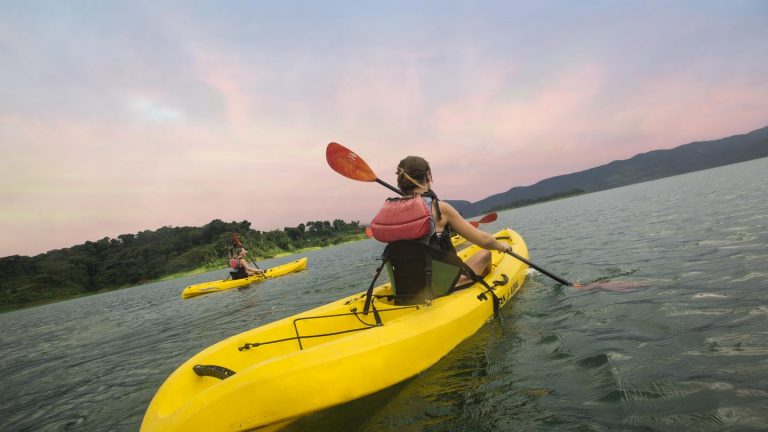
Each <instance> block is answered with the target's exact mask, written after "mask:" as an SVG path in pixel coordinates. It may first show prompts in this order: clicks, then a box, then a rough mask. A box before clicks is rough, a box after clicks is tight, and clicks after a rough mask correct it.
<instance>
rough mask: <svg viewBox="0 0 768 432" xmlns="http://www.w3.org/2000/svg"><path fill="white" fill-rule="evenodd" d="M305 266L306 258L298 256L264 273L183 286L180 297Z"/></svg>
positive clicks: (292, 270) (216, 290)
mask: <svg viewBox="0 0 768 432" xmlns="http://www.w3.org/2000/svg"><path fill="white" fill-rule="evenodd" d="M306 268H307V258H306V257H304V258H300V259H297V260H296V261H291V262H289V263H287V264H283V265H279V266H276V267H272V268H269V269H266V270H264V275H263V276H262V275H259V274H256V275H253V276H249V277H247V278H243V279H224V280H219V281H213V282H203V283H199V284H195V285H190V286H188V287H186V288H184V291H182V292H181V298H183V299H188V298H192V297H197V296H200V295H203V294H209V293H212V292H218V291H223V290H227V289H231V288H237V287H241V286H246V285H249V284H252V283H254V282H261V281H263V280H266V279H272V278H276V277H280V276H285V275H287V274H289V273H294V272H298V271H302V270H304V269H306Z"/></svg>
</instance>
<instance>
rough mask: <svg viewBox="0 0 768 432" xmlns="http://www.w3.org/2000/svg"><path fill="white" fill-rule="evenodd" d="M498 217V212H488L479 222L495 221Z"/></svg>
mask: <svg viewBox="0 0 768 432" xmlns="http://www.w3.org/2000/svg"><path fill="white" fill-rule="evenodd" d="M498 217H499V215H497V214H496V212H493V213H488V214H487V215H485V216H483V217H481V218H480V220H479V221H478V222H480V223H490V222H495V221H496V219H497V218H498Z"/></svg>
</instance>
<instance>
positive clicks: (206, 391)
mask: <svg viewBox="0 0 768 432" xmlns="http://www.w3.org/2000/svg"><path fill="white" fill-rule="evenodd" d="M496 236H497V238H500V241H502V242H507V243H509V244H510V245H511V246H512V248H513V250H514V251H515V252H516V253H517V254H519V255H521V256H524V257H527V256H528V250H527V247H526V245H525V242H524V241H523V239H522V238H521V237H520V236H519V234H517V233H516V232H514V231H512V230H510V229H506V230H502V231H500V232H499V233H496ZM478 250H479V248H478V247H477V246H470V247H469V248H467V249H465V250H463V251H461V252H460V253H459V256H460V257H461V258H462V259H466V258H467V257H468V256H471V255H472V254H474V253H476V252H477V251H478ZM492 263H493V264H492V269H491V271H490V272H489V273H488V274H487V275H486V276H485V278H484V279H485V280H486V282H487V283H488V284H489V285H491V286H494V293H495V294H496V296H497V297H498V298H499V300H500V304H501V305H503V304H504V303H506V302H507V301H508V300H509V299H510V298H511V297H512V296H514V294H515V293H516V292H517V291H518V290H519V288H520V286H521V285H522V283H523V281H524V279H525V275H526V270H527V266H526V265H525V264H524V263H522V262H520V261H518V260H516V259H515V258H513V257H511V256H509V255H507V254H503V253H500V252H493V253H492ZM391 293H392V289H391V286H390V285H389V284H388V283H387V284H384V285H381V286H379V287H377V288H375V289H374V294H375V295H380V296H381V297H375V300H374V302H373V304H374V306H375V307H376V310H377V313H378V315H379V317H380V320H381V323H382V324H381V325H377V324H376V321H375V318H374V314H373V313H368V314H367V315H364V314H363V313H362V310H363V304H364V302H365V293H360V294H356V295H353V296H350V297H346V298H343V299H341V300H338V301H336V302H333V303H330V304H327V305H324V306H320V307H318V308H316V309H313V310H310V311H307V312H302V313H299V314H297V315H294V316H292V317H288V318H285V319H282V320H279V321H276V322H273V323H270V324H267V325H264V326H262V327H258V328H255V329H252V330H249V331H246V332H244V333H241V334H239V335H236V336H233V337H230V338H228V339H226V340H224V341H221V342H219V343H217V344H215V345H213V346H211V347H209V348H207V349H205V350H204V351H202V352H200V353H199V354H197V355H195V356H194V357H192V358H191V359H189V360H188V361H187V362H185V363H184V364H182V365H181V366H180V367H179V368H178V369H177V370H176V371H175V372H173V373H172V374H171V375H170V376H169V377H168V379H167V380H166V381H165V383H164V384H163V385H162V386H161V387H160V389H159V390H158V392H157V394H156V395H155V397H154V398H153V400H152V402H151V403H150V405H149V408H148V409H147V412H146V414H145V417H144V421H143V423H142V429H141V430H142V431H145V432H150V431H195V430H200V431H203V430H206V431H242V430H262V428H264V430H269V429H279V428H280V427H282V426H285V425H286V424H287V423H289V422H290V421H292V420H294V419H297V418H299V417H301V416H304V415H307V414H310V413H313V412H316V411H319V410H322V409H325V408H329V407H332V406H335V405H338V404H341V403H344V402H348V401H351V400H354V399H357V398H360V397H363V396H366V395H369V394H372V393H374V392H377V391H379V390H382V389H384V388H387V387H389V386H392V385H394V384H396V383H398V382H401V381H404V380H406V379H408V378H410V377H412V376H414V375H416V374H418V373H419V372H422V371H423V370H425V369H427V368H429V367H430V366H432V365H433V364H434V363H436V362H437V361H438V360H440V359H441V358H442V357H444V356H445V355H446V354H448V353H449V352H450V351H451V350H452V349H453V348H455V347H456V346H457V345H458V344H459V343H461V341H463V340H464V339H466V338H468V337H470V336H471V335H473V334H474V333H475V332H476V331H477V330H478V329H480V327H482V326H483V325H484V324H485V323H486V322H487V321H488V319H489V318H491V317H492V316H493V311H494V307H493V298H492V296H491V295H490V294H489V293H487V289H486V288H484V287H482V286H481V285H480V284H475V285H473V286H471V287H469V288H466V289H463V290H460V291H456V292H454V293H451V294H450V295H447V296H444V297H440V298H437V299H434V300H432V301H431V302H428V303H426V304H421V305H413V306H397V305H394V304H392V301H391V300H390V299H388V298H386V295H387V294H391ZM297 336H298V337H297ZM195 365H217V366H222V367H226V368H227V369H229V370H231V371H233V372H234V375H231V376H229V377H228V378H226V379H223V380H222V379H218V378H213V377H209V376H198V375H197V374H196V373H195V372H194V371H193V367H194V366H195ZM361 370H365V374H364V375H365V379H356V378H354V377H356V376H360V371H361Z"/></svg>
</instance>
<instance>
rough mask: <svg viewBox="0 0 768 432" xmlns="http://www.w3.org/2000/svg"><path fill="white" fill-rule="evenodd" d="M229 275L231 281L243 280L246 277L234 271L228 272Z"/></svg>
mask: <svg viewBox="0 0 768 432" xmlns="http://www.w3.org/2000/svg"><path fill="white" fill-rule="evenodd" d="M229 275H230V276H232V280H237V279H245V278H246V277H248V275H247V274H243V273H241V272H236V271H231V272H229Z"/></svg>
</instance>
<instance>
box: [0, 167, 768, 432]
mask: <svg viewBox="0 0 768 432" xmlns="http://www.w3.org/2000/svg"><path fill="white" fill-rule="evenodd" d="M766 185H768V158H766V159H759V160H755V161H751V162H745V163H741V164H737V165H730V166H726V167H721V168H716V169H711V170H707V171H700V172H696V173H692V174H687V175H683V176H676V177H671V178H667V179H662V180H657V181H653V182H647V183H642V184H637V185H632V186H628V187H623V188H619V189H613V190H609V191H603V192H599V193H593V194H588V195H583V196H578V197H573V198H568V199H563V200H560V201H554V202H549V203H543V204H539V205H535V206H530V207H525V208H520V209H515V210H510V211H505V212H502V213H499V218H498V220H497V221H496V222H494V223H492V224H488V225H484V226H483V228H484V229H485V230H486V231H490V232H494V231H496V230H498V229H501V228H503V227H506V226H509V227H512V228H514V229H515V230H517V231H518V232H520V233H521V234H522V235H523V237H524V238H525V239H526V241H527V243H528V246H529V249H530V254H531V255H530V256H531V261H533V262H534V263H536V264H538V265H539V266H541V267H544V268H545V269H547V270H549V271H550V272H553V273H555V274H557V275H559V276H563V277H565V278H568V279H571V280H580V281H584V282H589V281H594V280H598V279H603V278H609V279H611V280H617V281H626V282H635V283H637V284H638V285H639V286H638V287H637V288H636V289H633V290H629V291H610V290H576V289H573V288H567V287H562V286H558V285H557V284H556V283H554V282H553V281H552V280H550V279H549V278H547V277H546V276H543V275H540V274H532V275H531V277H530V278H529V279H528V280H527V281H526V283H525V285H524V286H523V289H522V290H521V292H520V293H519V295H518V297H517V298H516V300H513V301H511V302H509V303H508V304H507V306H505V307H504V309H502V316H503V319H502V320H500V321H499V320H495V321H492V322H490V323H488V324H487V325H486V326H485V327H484V328H483V329H481V330H480V331H479V332H478V333H477V334H475V335H474V336H473V337H472V338H470V339H468V340H466V341H465V342H464V343H462V344H461V345H460V346H459V347H458V348H457V349H456V350H454V351H453V352H452V353H450V354H449V355H448V356H447V357H445V358H444V359H443V360H441V361H440V362H439V363H438V364H436V365H435V366H434V367H432V368H430V369H428V370H427V371H425V372H423V373H422V374H420V375H418V376H417V377H414V378H412V379H410V380H408V381H406V382H404V383H401V384H399V385H397V386H395V387H392V388H390V389H387V390H385V391H382V392H380V393H377V394H375V395H373V396H370V397H367V398H365V399H362V400H359V401H355V402H352V403H350V404H347V405H344V406H340V407H337V408H333V409H330V410H327V411H323V412H321V413H318V414H315V415H313V416H310V417H307V418H305V419H303V420H300V421H299V422H297V423H295V424H294V425H292V426H291V427H290V430H293V431H298V430H313V431H334V432H335V431H339V430H345V431H347V430H348V431H397V432H406V431H414V432H415V431H468V432H469V431H506V430H522V431H527V430H556V431H562V430H578V431H614V430H631V431H653V430H659V431H675V432H677V431H680V430H696V431H722V430H729V431H736V430H745V431H748V430H766V429H768V325H766V321H767V320H768V302H767V301H766V298H768V296H766V289H768V187H767V186H766ZM371 187H375V186H371ZM490 192H492V190H489V193H490ZM381 250H382V246H381V244H379V243H377V242H376V241H374V240H365V241H360V242H355V243H349V244H344V245H340V246H336V247H332V248H327V249H324V250H319V251H313V252H308V253H306V254H304V255H306V256H308V257H309V269H308V271H305V272H302V273H298V274H295V275H290V276H286V277H283V278H280V279H275V280H270V281H266V282H264V283H261V284H259V285H253V286H251V287H250V288H247V289H241V290H232V291H225V292H221V293H216V294H210V295H206V296H202V297H198V298H193V299H189V300H182V299H181V297H180V295H181V291H182V289H183V288H184V287H185V286H187V285H189V284H192V283H197V282H203V281H207V280H213V279H216V278H221V277H224V275H225V274H226V272H225V271H224V270H219V271H215V272H211V273H207V274H202V275H196V276H190V277H185V278H181V279H176V280H172V281H166V282H160V283H153V284H148V285H143V286H138V287H134V288H128V289H123V290H119V291H113V292H109V293H105V294H101V295H95V296H91V297H86V298H81V299H76V300H71V301H66V302H61V303H56V304H51V305H45V306H40V307H35V308H31V309H26V310H20V311H16V312H10V313H5V314H0V328H2V332H0V333H1V334H0V347H2V356H1V357H0V383H1V384H0V388H2V390H1V391H0V414H1V416H0V430H2V431H36V432H40V431H136V430H138V428H139V426H140V424H141V420H142V417H143V414H144V411H145V410H146V408H147V405H148V404H149V401H150V399H151V398H152V396H153V395H154V393H155V391H156V390H157V389H158V387H159V386H160V385H161V384H162V382H163V381H164V380H165V378H166V377H167V376H168V375H169V374H170V373H171V372H172V371H173V370H174V369H175V368H176V367H177V366H179V365H180V364H181V363H182V362H183V361H185V360H186V359H188V358H189V357H190V356H192V355H193V354H195V353H197V352H198V351H200V350H202V349H203V348H205V347H207V346H209V345H211V344H213V343H215V342H217V341H219V340H221V339H224V338H226V337H228V336H231V335H234V334H237V333H240V332H242V331H245V330H247V329H250V328H253V327H256V326H259V325H262V324H265V323H268V322H271V321H274V320H277V319H279V318H282V317H285V316H288V315H291V314H294V313H297V312H300V311H303V310H306V309H309V308H312V307H315V306H318V305H321V304H324V303H327V302H330V301H332V300H335V299H337V298H340V297H342V296H346V295H349V294H352V293H356V292H360V291H363V290H365V288H366V287H367V284H368V283H369V281H370V277H371V276H372V274H373V271H374V269H375V266H376V264H377V262H376V259H377V257H378V256H379V254H380V252H381ZM293 259H295V257H283V258H280V259H274V260H268V261H264V262H263V263H260V264H261V265H262V267H269V266H272V265H276V264H281V263H284V262H288V261H291V260H293Z"/></svg>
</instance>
